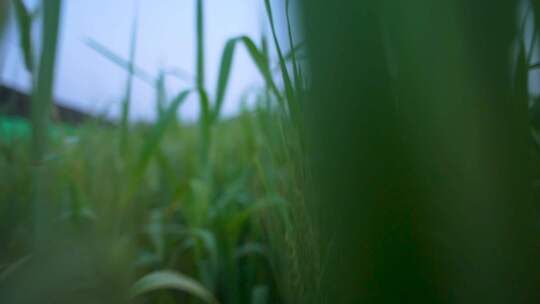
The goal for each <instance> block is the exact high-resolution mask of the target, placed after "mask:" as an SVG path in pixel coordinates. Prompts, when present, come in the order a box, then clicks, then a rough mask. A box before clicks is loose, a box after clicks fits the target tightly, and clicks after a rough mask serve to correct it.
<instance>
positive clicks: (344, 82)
mask: <svg viewBox="0 0 540 304" xmlns="http://www.w3.org/2000/svg"><path fill="white" fill-rule="evenodd" d="M303 9H304V11H303V13H304V17H305V18H304V20H305V24H304V27H305V29H307V31H306V39H307V40H308V43H309V48H310V49H309V51H310V54H311V56H312V57H311V58H310V59H311V68H312V72H313V75H312V76H313V92H312V95H311V99H310V104H309V106H306V129H307V130H308V131H307V143H308V145H307V151H308V152H307V154H308V159H309V161H310V165H311V169H312V173H313V187H312V189H311V193H310V197H311V200H310V202H311V205H310V206H311V210H312V212H313V213H314V214H316V215H317V217H318V219H319V221H318V223H320V224H319V225H318V228H319V230H320V234H321V236H322V240H323V241H322V243H321V245H322V246H326V245H327V244H331V245H330V246H331V249H330V250H329V252H330V253H329V256H328V257H327V261H328V262H327V263H328V264H327V265H326V266H325V269H326V270H327V272H326V273H325V275H324V277H323V279H322V280H323V283H322V286H325V288H326V290H325V291H326V293H327V297H326V298H321V302H325V301H326V302H328V303H539V302H540V297H539V289H538V286H540V282H539V281H538V280H539V272H540V267H539V265H538V256H539V255H538V230H537V229H536V228H535V223H536V222H537V220H538V208H537V207H538V206H537V204H535V203H533V201H532V198H531V197H532V193H531V184H532V181H531V174H530V170H529V167H530V166H529V163H530V161H529V160H530V157H529V156H530V150H529V149H530V142H529V137H528V134H529V131H528V118H527V112H526V111H527V101H526V99H524V98H523V96H524V94H523V92H517V91H516V90H517V89H519V88H523V87H525V88H526V85H525V86H523V85H522V83H519V85H517V86H514V85H513V84H514V83H515V81H516V79H515V78H518V77H520V76H523V75H517V76H515V78H514V77H513V76H512V75H514V74H515V73H513V72H512V71H511V69H510V64H509V62H510V61H509V58H510V56H511V53H510V50H511V49H512V48H513V43H514V41H515V39H516V37H517V36H516V35H517V33H516V26H515V25H516V24H517V22H516V20H515V19H514V17H515V15H516V14H515V12H516V9H517V8H516V5H515V3H514V2H513V1H489V2H488V1H431V0H413V1H402V2H399V1H398V2H396V1H379V0H376V1H375V0H374V1H370V0H366V1H351V2H347V3H346V4H345V3H344V2H340V1H324V0H304V1H303ZM525 96H526V94H525Z"/></svg>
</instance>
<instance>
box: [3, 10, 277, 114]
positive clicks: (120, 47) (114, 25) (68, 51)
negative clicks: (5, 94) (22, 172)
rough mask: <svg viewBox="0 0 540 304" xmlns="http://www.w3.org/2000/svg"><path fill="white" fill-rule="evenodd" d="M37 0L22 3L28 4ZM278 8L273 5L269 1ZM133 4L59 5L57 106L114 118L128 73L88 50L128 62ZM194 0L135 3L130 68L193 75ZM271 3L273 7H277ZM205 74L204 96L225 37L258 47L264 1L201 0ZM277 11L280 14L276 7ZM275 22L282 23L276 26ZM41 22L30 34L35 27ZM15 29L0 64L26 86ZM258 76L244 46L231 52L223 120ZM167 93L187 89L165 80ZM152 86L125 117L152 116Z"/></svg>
mask: <svg viewBox="0 0 540 304" xmlns="http://www.w3.org/2000/svg"><path fill="white" fill-rule="evenodd" d="M35 2H36V1H35V0H31V1H26V3H27V4H29V5H30V6H32V4H33V3H35ZM274 2H276V1H274ZM136 3H137V0H64V1H63V14H62V18H63V19H62V26H61V36H60V45H59V53H58V57H57V58H58V62H57V71H56V82H55V84H56V85H55V96H56V99H57V100H58V101H60V102H61V103H68V104H69V105H70V106H71V107H73V108H77V109H80V110H83V111H88V112H92V113H98V114H103V113H107V115H108V116H109V117H118V115H119V113H120V103H121V100H122V98H123V95H124V90H125V89H124V88H125V83H126V71H124V70H122V69H121V68H119V67H118V66H116V65H115V64H113V63H111V62H110V61H109V60H108V59H105V58H103V57H102V56H101V55H100V54H98V53H96V52H95V51H94V50H92V49H90V48H89V47H88V46H87V45H86V44H85V43H84V40H85V39H86V38H92V39H94V40H96V41H98V42H99V43H101V44H103V45H105V46H107V47H108V48H109V49H110V50H112V51H114V52H115V53H117V54H119V55H121V56H122V57H124V58H128V52H129V43H130V33H131V26H132V21H133V16H134V15H135V10H136ZM194 3H195V1H194V0H154V1H150V0H140V1H139V5H138V6H139V8H138V15H139V32H138V43H137V56H136V64H137V65H138V66H139V67H142V68H143V69H144V70H146V71H148V72H150V73H151V74H152V75H157V72H158V70H159V69H160V67H163V68H181V69H183V70H186V71H188V72H190V73H192V74H194V73H193V70H194V58H195V51H194V39H195V38H194ZM276 3H277V2H276ZM205 8H206V10H205V14H206V16H205V17H206V18H205V30H206V39H205V40H206V41H205V42H206V52H207V53H206V59H207V63H206V64H207V65H206V74H207V86H208V88H209V91H210V94H211V95H213V92H214V91H215V82H216V78H217V69H218V68H219V60H220V57H221V52H222V49H223V46H224V44H225V42H226V40H227V39H229V38H231V37H234V36H238V35H248V36H250V37H252V38H253V39H254V40H256V41H259V38H260V33H261V31H262V28H263V21H262V19H263V17H264V16H265V15H264V13H263V10H262V9H263V1H262V0H206V1H205ZM275 10H278V8H277V7H276V8H275ZM278 23H280V22H278ZM39 26H40V24H39V22H38V23H37V24H36V30H38V29H39ZM17 39H18V37H17V33H16V30H15V29H14V28H13V27H11V28H10V30H9V31H8V33H7V35H6V38H5V42H6V43H4V49H3V50H2V51H0V54H2V53H3V55H0V56H3V57H4V56H5V57H4V62H3V64H0V67H1V68H2V70H1V71H0V76H1V77H2V81H3V82H4V83H7V84H10V85H13V86H15V87H17V88H20V89H24V90H28V89H29V88H30V79H29V75H27V73H26V72H25V70H24V69H23V65H22V57H21V55H20V52H19V49H18V47H19V46H18V43H17V41H18V40H17ZM261 82H262V81H261V78H260V76H259V75H258V73H257V71H256V69H255V68H254V66H253V64H252V63H251V61H250V59H249V57H248V55H247V53H246V52H245V50H244V49H243V48H237V53H236V56H235V62H234V64H233V72H232V76H231V80H230V87H229V91H228V95H227V98H226V100H225V104H224V112H225V113H226V114H227V115H230V114H233V113H235V112H236V111H237V110H238V108H239V103H240V101H239V100H240V96H241V95H242V93H243V92H245V90H246V89H247V88H249V87H251V86H253V85H258V84H260V83H261ZM167 87H168V90H169V93H170V95H174V94H175V93H177V92H178V91H179V90H181V89H185V88H187V87H188V84H186V83H185V82H182V81H179V80H175V79H173V78H172V77H171V78H169V81H168V82H167ZM154 95H155V93H154V90H153V88H151V87H149V86H148V85H147V84H145V83H144V82H142V81H139V80H136V81H135V83H134V88H133V101H132V107H131V109H132V111H131V114H132V116H131V118H132V119H134V120H139V119H142V120H151V119H152V118H153V117H154V115H155V97H154ZM197 112H198V106H197V102H196V100H195V99H193V100H189V101H188V102H187V103H186V104H185V105H184V106H183V108H182V110H181V116H183V117H184V118H188V119H193V118H194V117H196V115H197V114H196V113H197Z"/></svg>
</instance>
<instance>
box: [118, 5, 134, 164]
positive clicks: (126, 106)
mask: <svg viewBox="0 0 540 304" xmlns="http://www.w3.org/2000/svg"><path fill="white" fill-rule="evenodd" d="M137 27H138V15H135V17H134V18H133V25H132V28H131V44H130V49H129V62H128V77H127V82H126V92H125V96H124V103H123V104H122V118H121V125H120V128H121V129H120V151H122V152H123V153H124V154H127V153H128V152H129V150H128V147H129V142H128V141H129V140H128V133H129V112H130V104H131V92H132V87H133V74H134V70H135V55H136V50H137Z"/></svg>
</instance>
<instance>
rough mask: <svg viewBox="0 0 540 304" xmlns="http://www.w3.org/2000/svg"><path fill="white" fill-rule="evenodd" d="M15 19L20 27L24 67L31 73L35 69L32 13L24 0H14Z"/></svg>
mask: <svg viewBox="0 0 540 304" xmlns="http://www.w3.org/2000/svg"><path fill="white" fill-rule="evenodd" d="M13 6H14V7H15V17H16V18H15V19H16V20H17V26H18V28H19V43H20V47H21V51H22V53H23V59H24V67H25V68H26V70H27V71H28V72H30V73H32V72H33V71H34V55H33V47H32V15H31V14H30V13H29V12H28V9H27V8H26V6H25V5H24V2H23V1H22V0H13Z"/></svg>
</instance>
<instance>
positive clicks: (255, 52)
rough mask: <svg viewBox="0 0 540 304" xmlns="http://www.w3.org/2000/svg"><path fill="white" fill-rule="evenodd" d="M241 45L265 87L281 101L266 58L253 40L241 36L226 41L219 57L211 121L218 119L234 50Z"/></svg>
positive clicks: (281, 98)
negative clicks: (219, 63)
mask: <svg viewBox="0 0 540 304" xmlns="http://www.w3.org/2000/svg"><path fill="white" fill-rule="evenodd" d="M238 43H241V44H243V45H244V46H245V48H246V50H247V52H248V54H249V56H250V57H251V60H253V63H254V64H255V66H256V67H257V69H258V70H259V73H260V74H261V76H262V77H263V79H264V81H265V83H266V85H267V86H268V87H269V88H270V90H271V91H272V92H273V93H274V94H275V95H276V97H277V98H278V100H279V101H280V102H282V101H283V97H282V96H281V93H280V92H279V90H278V88H277V86H276V84H275V82H274V80H273V79H272V73H271V69H270V66H269V62H268V60H267V57H266V56H265V55H264V53H263V51H261V50H259V49H258V48H257V46H256V45H255V43H254V42H253V40H251V39H250V38H249V37H247V36H241V37H237V38H232V39H229V40H228V41H227V43H226V44H225V47H224V49H223V53H222V55H221V65H220V69H219V76H218V83H217V88H216V102H215V106H214V110H213V111H212V121H215V120H217V119H218V118H219V115H220V113H221V109H222V107H223V102H224V100H225V94H226V92H227V86H228V83H229V79H230V73H231V67H232V62H233V59H234V54H235V50H236V45H237V44H238Z"/></svg>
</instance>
